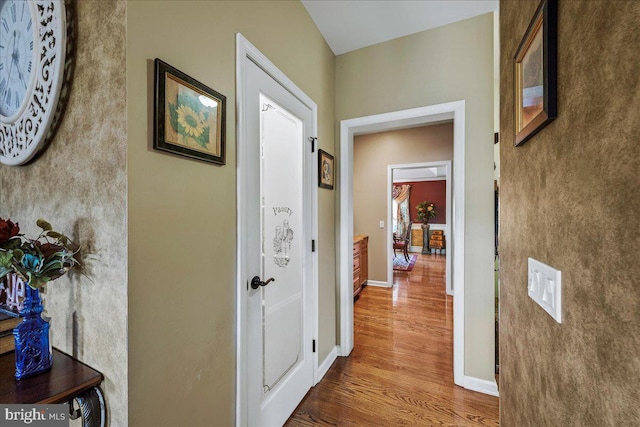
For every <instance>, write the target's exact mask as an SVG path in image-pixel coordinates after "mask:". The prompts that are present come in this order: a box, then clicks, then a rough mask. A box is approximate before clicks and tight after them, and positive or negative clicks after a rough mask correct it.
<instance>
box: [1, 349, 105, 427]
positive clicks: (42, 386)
mask: <svg viewBox="0 0 640 427" xmlns="http://www.w3.org/2000/svg"><path fill="white" fill-rule="evenodd" d="M15 369H16V367H15V355H14V353H13V352H10V353H6V354H3V355H2V356H0V403H3V404H14V403H18V404H19V403H29V404H47V403H53V404H55V403H65V402H68V403H69V410H70V415H71V419H76V418H78V417H82V425H83V427H98V426H100V427H103V426H104V425H105V424H106V412H107V411H106V406H105V403H104V397H103V396H102V391H101V390H100V388H98V386H99V385H100V383H101V382H102V380H103V379H104V377H103V376H102V374H101V373H100V372H98V371H96V370H95V369H93V368H91V367H89V366H87V365H85V364H84V363H82V362H79V361H78V360H76V359H74V358H73V357H71V356H69V355H68V354H65V353H63V352H61V351H59V350H57V349H55V348H54V349H53V366H52V367H51V370H49V371H47V372H44V373H42V374H37V375H34V376H33V377H29V378H25V379H22V380H16V378H15V376H14V374H15ZM74 400H75V401H76V402H77V403H78V405H79V407H80V409H79V410H73V401H74Z"/></svg>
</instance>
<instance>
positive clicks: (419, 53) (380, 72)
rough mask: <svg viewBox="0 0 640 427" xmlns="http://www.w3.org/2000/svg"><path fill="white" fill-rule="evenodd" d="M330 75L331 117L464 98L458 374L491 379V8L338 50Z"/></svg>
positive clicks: (370, 112) (492, 330) (362, 114)
mask: <svg viewBox="0 0 640 427" xmlns="http://www.w3.org/2000/svg"><path fill="white" fill-rule="evenodd" d="M336 79H337V80H336V118H337V119H338V120H344V119H350V118H356V117H363V116H367V115H371V114H379V113H385V112H390V111H398V110H404V109H407V108H413V107H422V106H427V105H433V104H439V103H444V102H450V101H457V100H462V99H464V100H465V102H466V151H465V156H466V167H465V172H466V180H465V207H466V221H465V244H466V246H465V274H466V275H465V294H466V299H465V315H466V317H467V319H466V323H465V356H466V366H465V373H466V375H471V376H473V377H477V378H481V379H486V380H492V379H493V371H494V367H493V363H494V362H493V361H494V326H493V322H494V321H493V318H494V315H493V311H494V309H493V305H494V288H493V252H494V250H493V212H494V207H493V14H486V15H482V16H479V17H476V18H472V19H468V20H465V21H461V22H457V23H454V24H451V25H447V26H444V27H440V28H436V29H433V30H429V31H425V32H422V33H418V34H414V35H410V36H406V37H403V38H399V39H395V40H391V41H388V42H385V43H381V44H378V45H375V46H371V47H367V48H363V49H359V50H356V51H354V52H351V53H347V54H344V55H340V56H338V57H337V60H336ZM454 167H455V165H454ZM454 185H455V184H454Z"/></svg>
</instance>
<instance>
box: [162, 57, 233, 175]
mask: <svg viewBox="0 0 640 427" xmlns="http://www.w3.org/2000/svg"><path fill="white" fill-rule="evenodd" d="M226 104H227V98H226V97H225V96H224V95H222V94H220V93H218V92H216V91H215V90H213V89H211V88H209V87H207V86H205V85H204V84H202V83H200V82H199V81H197V80H196V79H194V78H192V77H190V76H188V75H186V74H185V73H183V72H182V71H179V70H177V69H176V68H174V67H172V66H171V65H169V64H167V63H166V62H163V61H161V60H160V59H158V58H156V60H155V93H154V109H155V111H154V115H153V118H154V123H153V124H154V126H153V129H154V135H153V148H155V149H156V150H161V151H166V152H169V153H173V154H178V155H181V156H185V157H190V158H192V159H197V160H202V161H204V162H209V163H215V164H218V165H224V164H225V116H226Z"/></svg>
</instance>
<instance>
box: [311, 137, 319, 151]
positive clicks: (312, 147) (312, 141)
mask: <svg viewBox="0 0 640 427" xmlns="http://www.w3.org/2000/svg"><path fill="white" fill-rule="evenodd" d="M317 140H318V138H316V137H315V136H310V137H309V141H311V152H312V153H315V152H316V141H317Z"/></svg>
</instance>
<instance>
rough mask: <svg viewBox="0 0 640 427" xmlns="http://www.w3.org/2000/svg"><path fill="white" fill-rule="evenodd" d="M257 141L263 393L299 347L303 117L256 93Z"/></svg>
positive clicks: (293, 360)
mask: <svg viewBox="0 0 640 427" xmlns="http://www.w3.org/2000/svg"><path fill="white" fill-rule="evenodd" d="M260 106H261V114H260V138H261V147H262V163H261V171H260V172H261V175H262V188H261V196H262V211H261V239H262V279H263V280H267V279H268V278H270V277H273V278H274V279H275V281H274V282H272V283H271V284H269V285H268V286H266V287H264V288H262V290H261V292H262V325H263V340H264V341H263V348H264V360H263V368H264V369H263V388H264V392H265V393H268V391H269V390H272V389H273V388H274V387H275V386H276V385H277V384H278V381H279V380H280V379H281V378H282V377H283V376H284V375H285V374H286V373H287V372H289V371H290V370H291V369H292V368H294V367H295V365H296V363H297V362H298V361H299V359H300V355H301V353H302V332H303V331H302V286H303V276H302V256H303V252H302V251H303V242H302V237H303V230H302V224H303V223H302V218H303V212H302V188H303V175H302V164H303V153H302V148H303V139H304V134H303V131H304V129H303V123H302V121H301V120H300V119H298V118H297V117H295V116H293V115H292V114H290V113H289V112H287V111H286V110H284V109H283V108H282V107H281V106H279V105H278V104H277V103H276V102H275V101H273V100H271V99H269V98H268V97H266V96H265V95H261V96H260Z"/></svg>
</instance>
